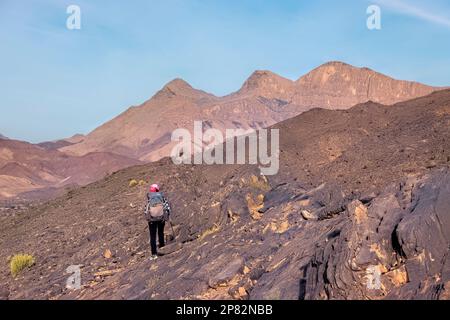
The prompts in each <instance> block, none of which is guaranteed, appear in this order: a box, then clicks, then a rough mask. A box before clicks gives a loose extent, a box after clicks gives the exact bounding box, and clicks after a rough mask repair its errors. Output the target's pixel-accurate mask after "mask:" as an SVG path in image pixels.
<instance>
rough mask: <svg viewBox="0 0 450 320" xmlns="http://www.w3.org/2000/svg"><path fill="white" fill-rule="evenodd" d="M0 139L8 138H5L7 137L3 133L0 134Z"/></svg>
mask: <svg viewBox="0 0 450 320" xmlns="http://www.w3.org/2000/svg"><path fill="white" fill-rule="evenodd" d="M0 139H4V140H6V139H8V138H7V137H5V136H4V135H2V134H0Z"/></svg>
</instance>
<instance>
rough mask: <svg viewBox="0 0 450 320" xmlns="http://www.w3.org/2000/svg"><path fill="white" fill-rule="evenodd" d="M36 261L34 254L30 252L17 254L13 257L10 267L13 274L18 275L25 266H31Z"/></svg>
mask: <svg viewBox="0 0 450 320" xmlns="http://www.w3.org/2000/svg"><path fill="white" fill-rule="evenodd" d="M34 263H35V260H34V258H33V256H32V255H29V254H16V255H15V256H13V257H12V258H11V261H10V267H11V274H12V276H13V277H16V276H17V275H18V274H19V273H20V272H21V271H22V270H24V269H25V268H30V267H31V266H33V265H34Z"/></svg>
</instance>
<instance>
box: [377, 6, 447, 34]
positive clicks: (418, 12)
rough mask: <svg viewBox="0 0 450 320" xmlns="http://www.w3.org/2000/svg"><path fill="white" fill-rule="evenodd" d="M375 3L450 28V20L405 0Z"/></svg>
mask: <svg viewBox="0 0 450 320" xmlns="http://www.w3.org/2000/svg"><path fill="white" fill-rule="evenodd" d="M375 3H377V4H378V5H380V6H383V7H385V8H388V9H390V10H393V11H396V12H398V13H401V14H405V15H408V16H411V17H415V18H418V19H421V20H425V21H428V22H431V23H434V24H438V25H441V26H444V27H447V28H450V18H448V17H446V16H444V15H440V14H437V13H435V12H431V11H430V10H429V9H427V8H424V7H419V6H416V5H414V4H411V3H408V2H406V1H403V0H375Z"/></svg>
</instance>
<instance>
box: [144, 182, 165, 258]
mask: <svg viewBox="0 0 450 320" xmlns="http://www.w3.org/2000/svg"><path fill="white" fill-rule="evenodd" d="M170 213H171V208H170V204H169V202H168V201H167V199H166V198H165V197H164V195H163V193H162V192H160V191H159V186H158V185H157V184H152V185H151V186H150V192H149V193H147V206H146V208H145V218H146V219H147V222H148V229H149V231H150V247H151V250H152V256H151V258H150V260H155V259H156V258H158V256H157V254H158V252H157V247H156V234H157V233H158V240H159V247H160V248H162V247H164V244H165V243H164V226H165V224H166V221H167V220H169V216H170Z"/></svg>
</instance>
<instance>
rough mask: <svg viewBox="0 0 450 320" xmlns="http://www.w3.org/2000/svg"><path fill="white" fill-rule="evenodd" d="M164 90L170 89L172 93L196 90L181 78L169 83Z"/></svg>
mask: <svg viewBox="0 0 450 320" xmlns="http://www.w3.org/2000/svg"><path fill="white" fill-rule="evenodd" d="M164 88H166V89H170V90H172V91H175V92H176V91H178V90H186V89H189V90H192V89H194V88H192V86H191V85H190V84H189V83H187V82H186V81H185V80H183V79H181V78H175V79H173V80H172V81H170V82H168V83H167V84H166V85H165V86H164Z"/></svg>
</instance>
